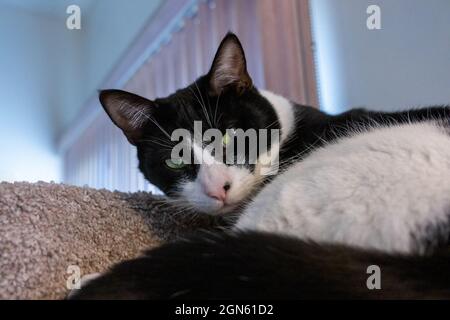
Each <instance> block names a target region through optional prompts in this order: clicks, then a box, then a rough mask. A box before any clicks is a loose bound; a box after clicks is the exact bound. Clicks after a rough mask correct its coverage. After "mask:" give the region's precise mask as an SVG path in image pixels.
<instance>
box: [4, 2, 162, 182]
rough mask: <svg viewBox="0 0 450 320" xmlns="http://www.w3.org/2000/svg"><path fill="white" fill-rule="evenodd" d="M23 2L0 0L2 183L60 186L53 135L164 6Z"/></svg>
mask: <svg viewBox="0 0 450 320" xmlns="http://www.w3.org/2000/svg"><path fill="white" fill-rule="evenodd" d="M27 1H28V2H21V3H20V5H19V3H16V2H15V1H9V0H8V1H7V0H0V101H1V103H0V181H18V180H19V181H20V180H24V181H38V180H44V181H51V180H54V181H59V180H60V174H61V172H60V156H59V155H58V154H57V151H56V141H57V140H58V137H59V135H60V134H61V133H62V132H64V131H65V130H66V128H67V126H68V125H70V123H72V121H73V120H74V119H75V117H76V115H77V114H78V112H79V111H80V109H82V107H83V105H84V103H85V102H86V101H87V100H88V99H89V98H90V97H91V96H92V95H93V94H95V92H96V90H97V89H99V88H100V87H101V82H102V80H103V79H104V78H105V77H106V75H107V74H108V73H109V72H110V71H111V70H112V69H113V68H114V65H115V64H116V63H117V61H118V59H120V57H121V55H122V54H123V53H124V52H125V50H126V49H127V47H128V46H129V44H130V43H131V42H132V41H133V39H134V38H135V37H136V36H137V34H138V33H139V30H140V29H141V28H142V27H143V26H144V24H145V22H146V21H147V20H148V19H149V18H150V17H151V15H152V14H153V13H154V11H155V10H156V9H157V8H158V6H159V4H160V3H161V1H162V0H133V1H124V0H95V1H94V0H92V1H91V0H58V1H59V2H58V3H55V2H54V1H55V0H39V1H37V0H33V1H30V0H27ZM67 4H78V5H79V6H80V7H81V13H82V15H81V17H82V29H81V30H68V29H67V28H66V22H65V20H66V18H67V14H66V12H65V8H66V7H67Z"/></svg>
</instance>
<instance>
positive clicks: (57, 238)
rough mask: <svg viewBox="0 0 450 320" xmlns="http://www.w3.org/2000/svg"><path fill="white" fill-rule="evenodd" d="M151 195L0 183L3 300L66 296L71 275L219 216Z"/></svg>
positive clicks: (209, 224)
mask: <svg viewBox="0 0 450 320" xmlns="http://www.w3.org/2000/svg"><path fill="white" fill-rule="evenodd" d="M179 211H180V210H179V209H174V208H171V207H170V205H168V204H167V203H166V202H164V198H162V197H159V196H153V195H152V194H148V193H144V192H139V193H120V192H110V191H106V190H94V189H89V188H79V187H73V186H67V185H61V184H48V183H42V182H41V183H36V184H30V183H14V184H10V183H0V299H63V298H64V297H65V296H66V295H67V294H68V292H69V291H70V290H69V289H68V287H67V283H68V282H69V286H70V283H71V279H73V277H74V276H76V275H77V272H78V271H79V272H80V275H81V276H83V275H87V274H91V273H97V272H103V271H105V270H107V269H108V268H109V267H110V266H112V265H113V264H115V263H117V262H120V261H122V260H126V259H130V258H134V257H136V256H138V255H139V254H141V253H142V252H143V251H144V250H147V249H150V248H152V247H155V246H158V245H160V244H161V243H163V242H166V241H171V240H174V239H176V238H177V237H180V236H185V235H187V234H189V233H192V232H194V231H197V230H199V229H214V228H215V227H217V226H218V225H219V222H218V221H217V220H215V219H214V218H211V217H208V216H205V215H196V214H193V213H185V212H181V213H180V212H179Z"/></svg>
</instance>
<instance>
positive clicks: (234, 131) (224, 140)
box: [222, 129, 236, 146]
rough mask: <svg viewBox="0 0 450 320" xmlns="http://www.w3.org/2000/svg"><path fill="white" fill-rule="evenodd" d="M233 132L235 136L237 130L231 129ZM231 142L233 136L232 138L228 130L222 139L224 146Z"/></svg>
mask: <svg viewBox="0 0 450 320" xmlns="http://www.w3.org/2000/svg"><path fill="white" fill-rule="evenodd" d="M231 130H232V133H233V134H235V133H236V130H235V129H231ZM230 142H231V136H230V134H229V133H228V130H227V132H226V133H225V134H224V136H223V138H222V144H223V145H224V146H226V145H228V144H229V143H230Z"/></svg>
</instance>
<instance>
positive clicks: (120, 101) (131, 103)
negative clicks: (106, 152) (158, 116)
mask: <svg viewBox="0 0 450 320" xmlns="http://www.w3.org/2000/svg"><path fill="white" fill-rule="evenodd" d="M99 99H100V103H101V104H102V106H103V108H104V109H105V111H106V113H107V114H108V115H109V117H110V118H111V120H112V121H113V122H114V124H115V125H116V126H118V127H119V128H120V129H122V131H123V133H124V134H125V136H126V137H127V139H128V141H129V142H130V143H131V144H133V145H136V143H137V141H138V140H139V139H140V138H141V137H142V131H143V128H144V126H145V124H146V123H147V122H148V121H149V119H150V114H151V110H152V108H153V107H154V102H152V101H150V100H148V99H145V98H143V97H141V96H138V95H136V94H133V93H130V92H126V91H122V90H103V91H100V94H99Z"/></svg>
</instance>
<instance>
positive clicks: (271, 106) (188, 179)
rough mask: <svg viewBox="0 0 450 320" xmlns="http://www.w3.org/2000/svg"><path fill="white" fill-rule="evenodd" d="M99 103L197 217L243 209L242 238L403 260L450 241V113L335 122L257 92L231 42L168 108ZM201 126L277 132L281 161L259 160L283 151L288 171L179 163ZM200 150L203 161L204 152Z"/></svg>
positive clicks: (113, 99) (141, 101)
mask: <svg viewBox="0 0 450 320" xmlns="http://www.w3.org/2000/svg"><path fill="white" fill-rule="evenodd" d="M100 100H101V102H102V105H103V106H104V108H105V110H106V111H107V113H108V114H109V115H110V117H111V119H112V120H113V121H114V123H115V124H116V125H118V126H119V127H120V128H121V129H122V130H123V131H124V133H125V134H126V136H127V137H128V140H129V141H130V142H131V143H133V144H134V145H136V147H137V151H138V157H139V168H140V169H141V171H142V172H143V173H144V175H145V177H146V178H147V179H148V180H149V181H150V182H151V183H153V184H155V185H156V186H158V187H159V188H161V189H162V190H163V191H164V192H165V193H166V194H167V195H168V196H170V197H172V198H174V199H177V201H178V202H179V203H181V204H185V205H186V207H189V208H194V209H195V210H197V211H200V212H205V213H209V214H214V215H221V214H226V213H227V212H230V211H235V212H236V211H238V212H239V213H240V218H239V220H238V221H237V223H236V228H237V229H240V230H254V231H267V232H277V233H280V234H289V235H293V236H296V237H299V238H302V239H310V240H314V241H320V242H330V243H340V244H347V245H353V246H355V245H358V246H362V247H364V248H374V249H380V250H385V251H392V252H405V253H408V252H425V251H426V250H427V249H428V247H429V246H433V245H436V244H437V242H438V241H441V240H442V241H447V240H448V236H449V227H450V221H449V217H450V179H449V178H450V139H449V136H448V132H447V127H448V120H447V119H450V117H449V116H450V109H448V108H445V107H435V108H426V109H420V110H410V111H406V112H399V113H388V114H386V113H376V112H369V111H365V110H361V109H357V110H352V111H350V112H347V113H344V114H341V115H337V116H330V115H326V114H324V113H322V112H320V111H319V110H317V109H314V108H311V107H306V106H300V105H295V104H294V103H292V102H290V101H289V100H287V99H285V98H283V97H281V96H278V95H275V94H273V93H271V92H268V91H262V90H257V89H256V88H254V87H253V86H252V80H251V78H250V76H249V75H248V73H247V69H246V60H245V55H244V51H243V49H242V46H241V44H240V42H239V40H238V38H237V37H236V36H235V35H233V34H229V35H228V36H226V37H225V39H224V40H223V42H222V44H221V45H220V47H219V50H218V52H217V54H216V57H215V59H214V62H213V65H212V68H211V71H210V72H209V73H208V74H207V75H206V76H204V77H201V78H200V79H198V80H197V81H196V82H195V83H194V84H192V85H190V86H189V87H187V88H185V89H182V90H179V91H177V92H176V93H175V94H173V95H171V96H169V97H167V98H164V99H157V100H154V101H150V100H147V99H145V98H142V97H139V96H136V95H133V94H131V93H127V92H123V91H117V90H107V91H103V92H102V93H101V95H100ZM194 121H201V122H202V124H203V130H204V131H205V130H206V129H208V128H216V129H219V130H220V131H221V132H222V133H223V135H224V136H226V130H227V129H232V128H233V129H237V128H241V129H243V130H248V129H256V130H259V129H279V130H280V131H281V134H280V139H279V147H278V145H277V146H276V148H279V150H278V149H277V150H276V151H279V152H271V153H270V155H269V156H268V154H269V151H273V150H268V151H267V152H266V153H264V154H260V155H259V156H260V157H274V156H278V153H279V161H278V162H276V161H274V162H273V163H274V164H275V165H278V164H281V170H279V172H280V173H281V172H282V173H281V174H279V175H278V176H276V177H273V176H270V175H269V176H268V175H262V174H261V168H260V166H259V165H258V163H256V164H250V163H245V164H243V165H228V164H224V163H221V162H220V161H214V162H213V163H201V164H192V165H188V164H184V163H181V162H180V163H172V159H171V147H173V146H174V142H173V141H171V137H170V135H171V133H172V132H173V131H174V130H176V129H179V128H183V129H186V130H189V131H192V130H193V124H194ZM272 146H273V145H272ZM250 147H251V146H250ZM192 150H193V154H194V156H195V154H196V153H197V152H196V150H201V151H205V150H206V148H205V145H203V144H202V145H198V146H195V145H194V146H193V147H192ZM312 150H314V151H313V152H311V151H312ZM246 152H247V153H248V148H247V150H246ZM203 154H205V152H203ZM307 154H308V156H307ZM300 159H302V161H300ZM274 169H276V168H274ZM268 179H270V180H271V182H270V183H269V184H267V182H268V181H267V180H268ZM264 185H265V187H264V188H263V189H262V191H261V192H260V193H258V192H257V191H258V190H259V189H260V188H261V187H262V186H264ZM255 195H256V196H255ZM244 205H245V206H244ZM244 207H245V209H243V210H242V208H244ZM239 209H241V210H239ZM240 211H242V212H240Z"/></svg>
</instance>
